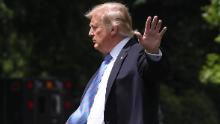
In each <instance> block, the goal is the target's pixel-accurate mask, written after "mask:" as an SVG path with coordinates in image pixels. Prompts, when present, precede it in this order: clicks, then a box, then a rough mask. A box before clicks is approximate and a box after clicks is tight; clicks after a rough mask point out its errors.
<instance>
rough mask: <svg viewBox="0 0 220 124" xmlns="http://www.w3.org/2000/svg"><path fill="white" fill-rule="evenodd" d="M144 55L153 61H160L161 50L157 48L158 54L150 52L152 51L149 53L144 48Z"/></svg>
mask: <svg viewBox="0 0 220 124" xmlns="http://www.w3.org/2000/svg"><path fill="white" fill-rule="evenodd" d="M144 51H145V53H146V55H147V56H148V57H149V58H150V59H151V60H152V61H155V62H158V61H160V59H161V58H162V52H161V50H160V49H159V53H158V54H152V53H149V52H147V51H146V50H144Z"/></svg>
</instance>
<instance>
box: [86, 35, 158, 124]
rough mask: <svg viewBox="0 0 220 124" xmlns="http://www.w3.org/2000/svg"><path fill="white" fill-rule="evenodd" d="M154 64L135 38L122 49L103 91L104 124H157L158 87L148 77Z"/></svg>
mask: <svg viewBox="0 0 220 124" xmlns="http://www.w3.org/2000/svg"><path fill="white" fill-rule="evenodd" d="M155 64H156V63H155V62H152V61H150V59H148V58H147V56H146V53H145V52H144V49H143V47H142V46H141V45H140V44H139V43H138V42H137V40H135V39H134V38H133V39H131V40H130V41H129V42H128V43H127V44H126V45H125V46H124V48H123V49H122V50H121V52H120V54H119V55H118V57H117V59H116V61H115V64H114V66H113V68H112V71H111V74H110V76H109V80H108V84H107V88H106V105H105V113H104V121H105V124H158V101H159V100H158V99H159V94H158V93H159V84H157V83H155V82H152V80H150V77H151V75H149V74H151V70H150V68H151V66H152V67H153V66H155ZM87 87H88V86H87Z"/></svg>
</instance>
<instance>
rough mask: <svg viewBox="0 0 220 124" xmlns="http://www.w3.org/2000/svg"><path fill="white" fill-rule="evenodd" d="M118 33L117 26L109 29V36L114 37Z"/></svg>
mask: <svg viewBox="0 0 220 124" xmlns="http://www.w3.org/2000/svg"><path fill="white" fill-rule="evenodd" d="M117 33H118V27H117V26H112V28H111V35H112V36H114V35H116V34H117Z"/></svg>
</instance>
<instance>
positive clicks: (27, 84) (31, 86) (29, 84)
mask: <svg viewBox="0 0 220 124" xmlns="http://www.w3.org/2000/svg"><path fill="white" fill-rule="evenodd" d="M26 87H27V89H29V90H32V89H33V81H31V80H30V81H28V82H27V83H26Z"/></svg>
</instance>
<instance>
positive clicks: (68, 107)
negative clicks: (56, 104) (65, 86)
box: [63, 101, 73, 109]
mask: <svg viewBox="0 0 220 124" xmlns="http://www.w3.org/2000/svg"><path fill="white" fill-rule="evenodd" d="M63 106H64V108H65V109H72V107H73V105H72V104H71V102H70V101H64V103H63Z"/></svg>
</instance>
